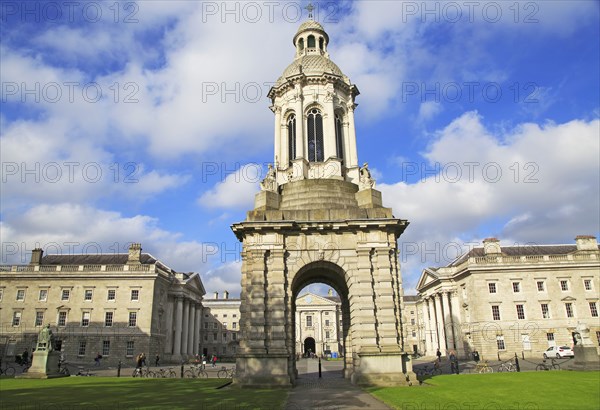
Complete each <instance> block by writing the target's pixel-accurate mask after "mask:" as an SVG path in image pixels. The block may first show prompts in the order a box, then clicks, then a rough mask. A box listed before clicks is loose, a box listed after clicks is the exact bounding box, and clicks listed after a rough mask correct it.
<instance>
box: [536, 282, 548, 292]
mask: <svg viewBox="0 0 600 410" xmlns="http://www.w3.org/2000/svg"><path fill="white" fill-rule="evenodd" d="M536 285H537V290H538V292H544V291H545V290H546V286H545V285H546V284H545V283H544V281H543V280H538V281H537V282H536Z"/></svg>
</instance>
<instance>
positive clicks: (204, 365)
mask: <svg viewBox="0 0 600 410" xmlns="http://www.w3.org/2000/svg"><path fill="white" fill-rule="evenodd" d="M202 368H203V369H206V355H205V354H203V355H202Z"/></svg>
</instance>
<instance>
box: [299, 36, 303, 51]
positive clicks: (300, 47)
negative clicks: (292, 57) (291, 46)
mask: <svg viewBox="0 0 600 410" xmlns="http://www.w3.org/2000/svg"><path fill="white" fill-rule="evenodd" d="M298 48H299V50H300V52H301V53H302V51H304V39H303V38H301V39H300V40H298Z"/></svg>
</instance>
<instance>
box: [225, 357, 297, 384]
mask: <svg viewBox="0 0 600 410" xmlns="http://www.w3.org/2000/svg"><path fill="white" fill-rule="evenodd" d="M235 363H236V376H235V379H234V383H235V384H239V385H241V386H242V387H292V381H291V378H290V375H289V372H288V356H287V355H285V354H278V355H273V354H253V355H238V356H237V358H236V362H235Z"/></svg>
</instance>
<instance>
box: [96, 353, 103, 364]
mask: <svg viewBox="0 0 600 410" xmlns="http://www.w3.org/2000/svg"><path fill="white" fill-rule="evenodd" d="M100 359H102V355H101V354H100V352H96V357H94V362H95V363H94V366H96V367H99V366H100Z"/></svg>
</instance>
